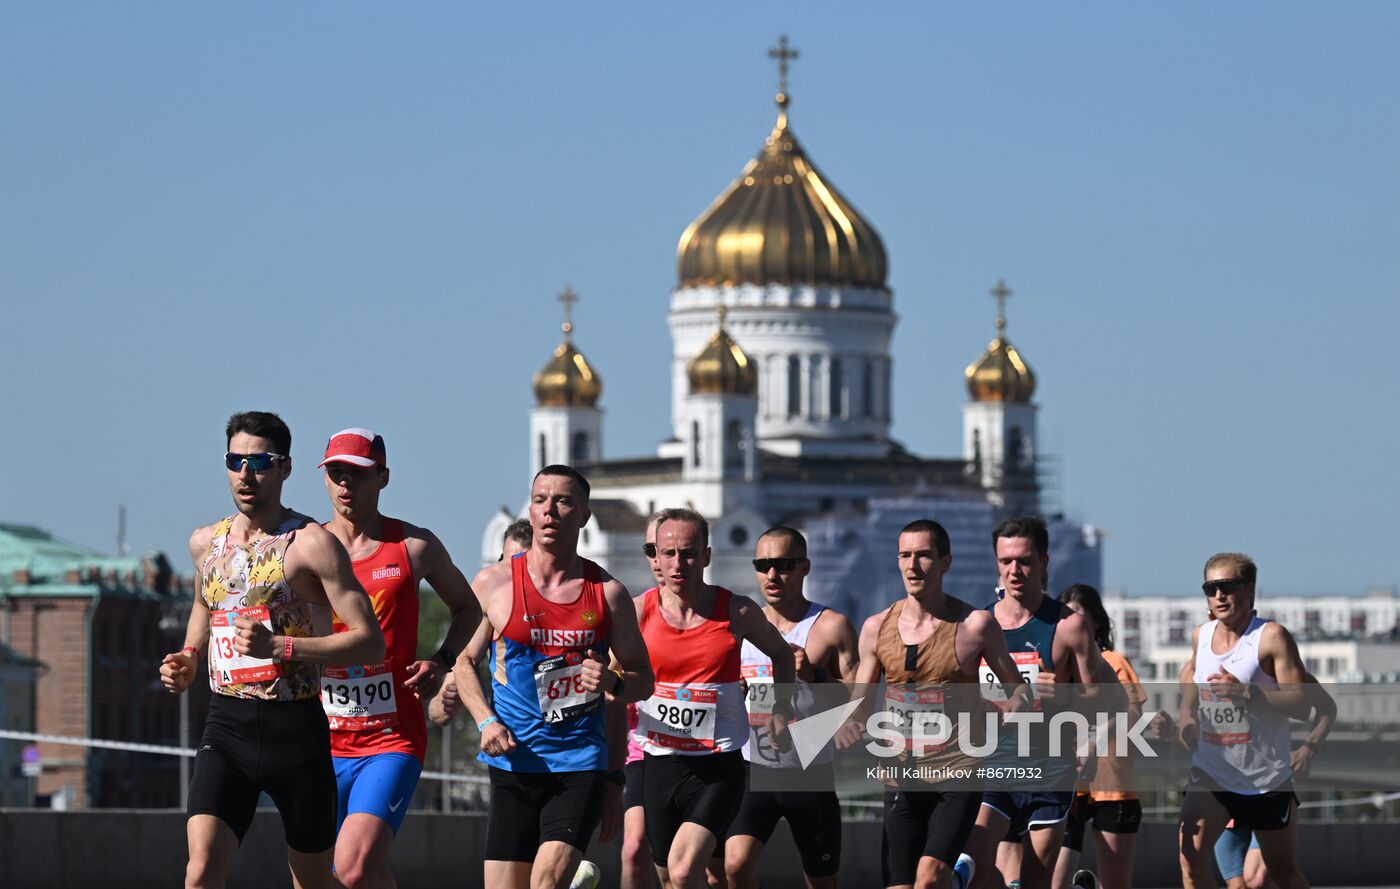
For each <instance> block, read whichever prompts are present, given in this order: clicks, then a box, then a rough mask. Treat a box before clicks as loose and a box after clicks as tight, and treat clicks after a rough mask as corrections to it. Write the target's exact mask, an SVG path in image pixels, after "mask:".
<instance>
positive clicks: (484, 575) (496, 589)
mask: <svg viewBox="0 0 1400 889" xmlns="http://www.w3.org/2000/svg"><path fill="white" fill-rule="evenodd" d="M510 562H511V560H510V559H502V560H501V561H499V562H496V563H494V564H491V565H487V566H486V567H485V568H482V569H481V570H480V571H478V572H476V576H475V577H473V578H472V584H471V586H472V589H473V590H475V591H476V595H477V598H479V599H480V600H481V601H482V603H485V602H487V601H489V600H490V599H491V598H492V597H494V596H499V595H501V594H502V591H504V593H505V595H509V594H510V591H511V590H510V584H511V572H510Z"/></svg>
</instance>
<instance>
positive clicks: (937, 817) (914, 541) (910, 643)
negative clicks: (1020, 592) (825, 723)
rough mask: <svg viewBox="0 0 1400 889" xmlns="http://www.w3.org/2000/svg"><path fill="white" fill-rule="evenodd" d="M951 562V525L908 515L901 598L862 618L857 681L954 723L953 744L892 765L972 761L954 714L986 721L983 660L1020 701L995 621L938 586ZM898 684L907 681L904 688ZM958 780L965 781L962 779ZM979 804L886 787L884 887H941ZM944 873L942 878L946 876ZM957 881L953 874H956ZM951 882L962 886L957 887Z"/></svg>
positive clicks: (848, 741) (970, 795)
mask: <svg viewBox="0 0 1400 889" xmlns="http://www.w3.org/2000/svg"><path fill="white" fill-rule="evenodd" d="M952 563H953V557H952V553H951V551H950V545H949V542H948V532H947V531H945V530H944V529H943V526H942V525H940V524H938V523H937V522H935V521H932V520H929V519H920V520H919V521H916V522H911V523H910V524H908V525H906V526H905V527H904V530H902V531H901V532H900V533H899V570H900V575H901V576H902V577H903V580H904V590H905V592H906V593H907V595H906V596H905V598H903V599H901V600H900V601H898V602H896V603H894V604H893V605H891V606H890V607H889V608H886V609H885V610H884V611H881V612H880V613H878V614H876V615H873V616H872V617H870V618H868V619H867V620H866V621H865V624H864V626H863V627H862V628H861V632H860V670H859V672H858V673H857V675H856V683H857V687H858V688H861V689H871V688H873V687H874V686H875V683H878V682H879V681H880V677H881V676H882V675H883V676H884V678H885V681H886V683H887V692H886V698H885V699H884V700H881V701H878V704H879V705H882V706H883V709H884V710H886V711H897V712H900V713H901V716H903V715H904V714H905V713H913V712H915V711H921V710H922V711H928V710H936V709H938V708H939V707H942V708H944V709H945V715H947V716H948V718H949V719H950V720H951V721H952V723H953V728H954V735H953V737H952V738H951V739H950V743H949V744H946V745H943V746H942V747H941V748H940V749H936V750H932V751H928V750H926V751H924V752H923V755H922V756H915V757H914V758H913V759H910V758H909V757H910V756H911V753H910V752H909V751H906V753H905V754H904V755H903V756H901V757H899V758H897V759H893V760H890V762H891V764H896V765H920V766H923V765H929V766H935V767H948V768H965V767H967V765H968V763H973V767H974V768H975V762H974V761H973V760H971V759H970V758H969V757H967V756H966V755H965V754H963V753H962V752H961V749H960V747H959V746H958V740H957V738H958V736H957V731H958V716H959V715H960V714H968V715H969V716H970V717H971V719H970V724H976V725H977V726H979V728H978V729H977V730H976V731H975V732H974V734H973V737H972V740H977V739H978V738H979V737H980V732H981V731H982V730H983V727H984V723H985V721H984V720H983V719H982V718H981V717H982V712H983V711H982V707H983V705H982V695H981V690H980V687H979V685H978V679H977V665H978V663H979V662H980V661H982V660H985V661H986V662H987V663H988V664H989V665H991V667H992V670H993V672H995V673H996V676H997V678H998V679H1000V680H1001V682H1002V685H1003V687H1004V689H1005V690H1006V692H1007V696H1008V697H1013V696H1014V698H1015V700H1017V701H1019V700H1021V699H1022V695H1021V694H1019V693H1018V690H1019V689H1020V688H1021V687H1024V681H1023V680H1022V678H1021V674H1020V673H1019V672H1017V670H1016V664H1015V662H1014V661H1013V660H1012V659H1011V654H1010V653H1009V652H1008V651H1007V650H1006V638H1005V637H1004V636H1003V635H1002V632H1001V627H999V626H998V625H997V622H996V621H995V620H993V619H992V617H991V615H990V613H989V612H987V611H982V610H977V609H973V608H972V607H971V606H969V605H968V604H967V603H966V602H963V601H961V600H959V599H954V598H953V597H951V596H949V595H947V594H946V593H944V592H943V575H944V574H945V573H946V572H947V571H948V568H949V567H950V566H951V565H952ZM900 683H910V684H909V685H906V686H903V687H901V686H900ZM873 697H875V696H874V695H873V694H868V695H867V696H866V698H865V702H864V703H863V704H862V706H861V708H860V709H858V710H857V711H856V713H855V717H854V718H853V719H852V720H851V721H850V722H847V723H846V724H845V725H843V726H842V727H841V730H840V731H839V732H838V733H837V736H836V743H837V746H838V747H839V748H841V749H848V748H850V747H854V746H855V745H857V744H859V743H861V740H862V737H863V735H864V731H865V718H866V714H867V713H869V712H870V711H871V709H873V708H874V706H875V705H876V704H877V702H876V701H872V700H871V699H872V698H873ZM960 786H962V787H966V786H967V782H963V783H962V784H961V785H960ZM981 804H982V792H981V791H980V790H975V789H966V790H953V789H949V790H943V791H940V790H936V789H930V790H926V791H908V790H904V789H895V788H893V787H891V788H887V789H886V790H885V860H884V862H883V872H884V884H885V885H886V886H888V887H905V886H913V885H914V883H915V881H916V880H917V882H918V884H919V885H921V886H927V885H938V884H939V883H940V881H945V882H943V883H942V884H943V885H947V883H946V880H947V879H948V878H951V877H953V876H954V875H953V874H952V867H953V863H954V862H955V861H957V858H958V853H959V852H961V851H962V849H963V846H964V845H965V844H966V842H967V837H968V834H969V833H970V832H971V831H972V825H973V822H974V821H975V820H976V818H977V810H978V808H979V807H980V806H981ZM945 874H946V875H947V876H945ZM955 882H956V881H955ZM954 889H959V887H957V886H956V885H954Z"/></svg>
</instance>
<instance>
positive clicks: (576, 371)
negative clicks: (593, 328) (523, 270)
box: [535, 287, 603, 407]
mask: <svg viewBox="0 0 1400 889" xmlns="http://www.w3.org/2000/svg"><path fill="white" fill-rule="evenodd" d="M577 300H578V297H577V296H576V295H575V294H574V292H573V290H572V289H571V288H568V287H565V288H564V292H563V293H561V294H560V295H559V301H560V302H561V303H563V304H564V313H565V321H564V324H563V331H564V341H563V342H562V343H560V344H559V345H558V347H557V348H555V350H554V357H552V358H550V359H549V362H548V363H547V364H545V366H544V367H542V368H540V370H539V373H537V374H535V400H536V401H537V402H538V403H539V406H540V407H593V406H594V405H596V404H597V403H598V398H599V396H601V395H602V394H603V380H602V378H601V377H599V376H598V374H597V373H595V372H594V370H593V368H592V366H591V365H589V363H588V360H587V359H586V358H584V357H583V353H582V352H580V351H579V350H578V349H576V348H574V339H573V332H574V325H573V323H572V322H571V321H569V320H568V317H569V314H570V311H571V309H572V306H573V304H574V303H575V302H576V301H577Z"/></svg>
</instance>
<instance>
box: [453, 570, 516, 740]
mask: <svg viewBox="0 0 1400 889" xmlns="http://www.w3.org/2000/svg"><path fill="white" fill-rule="evenodd" d="M504 564H505V563H504V562H499V563H497V564H495V565H491V566H490V567H487V568H483V569H482V570H480V571H478V572H477V575H476V577H473V578H472V588H473V589H475V590H476V594H477V597H478V599H479V600H480V604H481V610H482V612H483V616H482V618H481V623H479V624H477V627H476V632H475V633H473V634H472V638H471V641H469V642H468V643H467V647H466V648H463V649H462V651H461V653H460V654H458V655H457V661H456V663H455V664H453V666H452V679H453V681H454V682H455V683H456V685H457V695H458V697H460V698H461V699H462V705H463V706H464V707H466V708H467V712H468V713H470V714H471V718H472V721H473V722H475V723H480V722H481V721H482V720H483V719H486V718H487V717H490V716H495V715H496V714H495V711H493V710H492V709H491V705H490V704H489V703H488V702H487V700H486V691H485V690H484V689H483V688H482V683H481V674H480V672H479V670H480V665H481V664H482V663H483V662H484V661H485V660H486V651H487V649H488V648H489V647H490V645H491V638H492V636H493V635H495V632H496V629H495V621H500V622H501V623H502V624H505V623H506V622H507V621H508V620H510V608H511V601H510V600H511V587H510V572H509V568H507V569H506V571H504V572H502V571H501V569H500V566H501V565H504Z"/></svg>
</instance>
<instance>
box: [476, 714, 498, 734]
mask: <svg viewBox="0 0 1400 889" xmlns="http://www.w3.org/2000/svg"><path fill="white" fill-rule="evenodd" d="M500 721H501V717H499V716H496V715H494V714H493V715H491V716H488V717H486V718H485V719H483V720H481V721H480V722H478V723H477V724H476V730H477V731H479V732H484V731H486V727H487V726H488V725H490V724H491V723H493V722H500Z"/></svg>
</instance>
